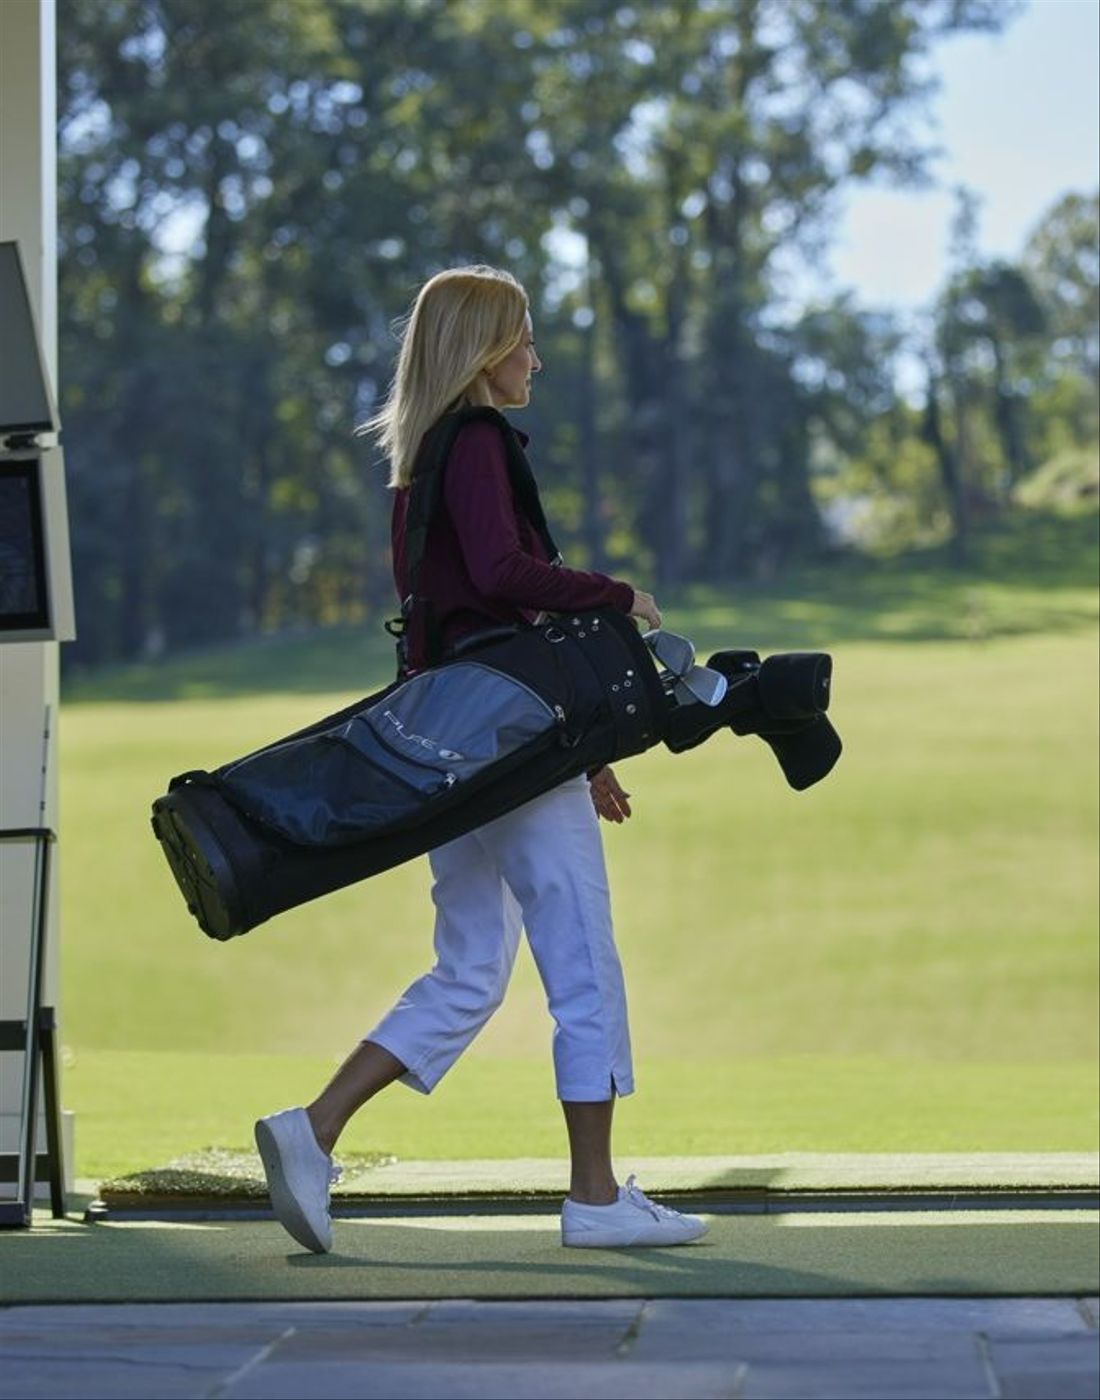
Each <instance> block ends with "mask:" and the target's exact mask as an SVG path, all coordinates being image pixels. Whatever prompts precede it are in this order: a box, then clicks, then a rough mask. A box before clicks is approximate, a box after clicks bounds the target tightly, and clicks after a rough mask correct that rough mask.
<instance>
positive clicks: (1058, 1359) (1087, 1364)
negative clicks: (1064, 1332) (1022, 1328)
mask: <svg viewBox="0 0 1100 1400" xmlns="http://www.w3.org/2000/svg"><path fill="white" fill-rule="evenodd" d="M989 1358H990V1360H991V1361H992V1363H993V1367H994V1369H995V1370H996V1371H997V1373H998V1375H1000V1374H1002V1373H1007V1372H1012V1371H1037V1370H1051V1371H1059V1372H1061V1371H1089V1372H1091V1373H1092V1374H1093V1375H1094V1376H1097V1377H1098V1378H1100V1342H1098V1340H1097V1338H1096V1337H1095V1336H1089V1335H1088V1334H1087V1333H1086V1334H1085V1335H1084V1336H1081V1337H1029V1338H1028V1339H1027V1341H1020V1340H1017V1339H1012V1340H1004V1341H991V1342H990V1343H989Z"/></svg>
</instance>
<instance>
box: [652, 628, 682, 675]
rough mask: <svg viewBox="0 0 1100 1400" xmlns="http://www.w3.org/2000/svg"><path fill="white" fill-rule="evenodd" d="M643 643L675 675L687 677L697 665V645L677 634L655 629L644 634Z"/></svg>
mask: <svg viewBox="0 0 1100 1400" xmlns="http://www.w3.org/2000/svg"><path fill="white" fill-rule="evenodd" d="M642 641H643V642H645V644H646V646H648V647H649V649H650V651H651V652H652V653H653V655H654V656H655V657H656V658H657V660H658V661H659V662H660V663H661V665H662V666H666V667H667V668H668V669H669V670H670V671H671V672H672V673H673V675H676V676H681V677H682V676H686V675H687V673H688V672H689V671H690V670H691V668H692V667H693V666H694V665H695V643H694V642H691V641H689V640H688V639H687V637H681V636H679V635H678V634H677V633H676V632H666V631H664V629H663V628H660V627H655V628H653V629H652V630H651V631H649V632H643V633H642Z"/></svg>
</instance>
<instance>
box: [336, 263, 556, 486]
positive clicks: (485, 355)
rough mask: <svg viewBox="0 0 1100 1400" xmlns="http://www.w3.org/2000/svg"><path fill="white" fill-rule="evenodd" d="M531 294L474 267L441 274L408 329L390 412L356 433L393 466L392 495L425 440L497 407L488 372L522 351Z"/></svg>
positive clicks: (406, 321)
mask: <svg viewBox="0 0 1100 1400" xmlns="http://www.w3.org/2000/svg"><path fill="white" fill-rule="evenodd" d="M527 310H528V300H527V293H526V292H525V291H524V290H523V286H522V285H521V283H519V282H518V281H517V280H516V279H515V278H514V277H513V276H512V274H511V273H510V272H505V271H504V270H503V269H501V268H496V267H488V266H486V265H485V264H484V263H475V264H473V265H472V266H469V267H452V268H448V269H446V270H445V271H443V272H437V273H436V274H435V276H434V277H432V278H430V279H429V280H428V281H427V282H425V283H424V285H423V286H422V287H421V289H420V291H419V292H418V293H417V296H416V300H415V303H414V305H413V308H412V310H411V312H409V314H408V315H407V316H405V317H403V318H399V319H398V321H397V323H396V325H397V326H398V327H399V328H402V330H403V333H402V334H401V349H400V351H399V353H398V357H397V371H396V373H395V374H394V377H393V383H392V384H391V385H390V391H389V394H388V396H387V398H386V402H385V404H384V406H383V407H382V408H381V410H380V411H379V412H378V413H375V414H373V415H372V416H371V417H370V418H368V419H367V421H366V422H365V423H361V424H359V425H358V426H357V427H356V428H355V429H354V434H355V436H356V437H359V436H361V435H362V434H364V433H373V434H374V435H375V437H376V439H377V441H378V443H379V445H380V446H381V448H382V450H383V452H384V453H385V454H386V456H387V457H388V459H389V462H390V479H389V482H388V483H387V484H388V485H389V486H390V487H391V488H396V487H399V486H408V484H409V483H410V481H411V480H412V472H413V464H414V462H415V460H416V453H417V449H418V448H419V446H420V440H421V438H422V437H423V435H424V433H425V432H426V431H427V430H428V429H429V428H430V427H431V426H432V424H433V423H435V422H436V420H437V419H438V418H440V417H441V416H442V414H443V413H445V412H446V411H447V410H449V409H452V408H456V407H459V406H460V405H461V404H464V403H467V404H488V405H490V406H491V405H492V402H493V400H492V395H491V394H490V392H489V386H488V384H487V382H486V379H485V373H484V372H485V371H487V370H492V369H493V368H494V367H495V366H496V365H497V364H498V363H499V362H500V361H501V360H503V359H504V358H505V357H506V356H507V355H508V354H509V353H510V352H511V351H512V350H514V349H515V347H516V346H517V345H518V344H519V342H520V340H521V339H522V336H523V330H524V325H525V321H526V316H527Z"/></svg>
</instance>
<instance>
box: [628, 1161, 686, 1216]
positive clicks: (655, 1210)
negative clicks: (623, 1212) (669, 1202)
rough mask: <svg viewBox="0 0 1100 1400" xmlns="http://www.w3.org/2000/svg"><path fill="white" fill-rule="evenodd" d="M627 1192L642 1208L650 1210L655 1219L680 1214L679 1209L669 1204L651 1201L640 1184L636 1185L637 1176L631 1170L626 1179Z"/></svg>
mask: <svg viewBox="0 0 1100 1400" xmlns="http://www.w3.org/2000/svg"><path fill="white" fill-rule="evenodd" d="M626 1194H627V1195H628V1196H629V1197H630V1199H631V1200H632V1201H633V1202H634V1204H635V1205H636V1206H638V1207H639V1208H640V1209H642V1210H648V1211H649V1213H650V1215H652V1216H653V1219H654V1220H667V1219H669V1217H671V1216H674V1215H679V1213H680V1212H679V1211H676V1210H671V1209H670V1208H669V1207H668V1206H659V1205H658V1204H657V1202H656V1201H651V1200H650V1199H649V1197H648V1196H647V1195H646V1193H645V1192H644V1191H643V1190H642V1188H641V1187H640V1186H637V1185H635V1176H634V1173H633V1172H631V1173H630V1175H629V1176H628V1177H627V1179H626Z"/></svg>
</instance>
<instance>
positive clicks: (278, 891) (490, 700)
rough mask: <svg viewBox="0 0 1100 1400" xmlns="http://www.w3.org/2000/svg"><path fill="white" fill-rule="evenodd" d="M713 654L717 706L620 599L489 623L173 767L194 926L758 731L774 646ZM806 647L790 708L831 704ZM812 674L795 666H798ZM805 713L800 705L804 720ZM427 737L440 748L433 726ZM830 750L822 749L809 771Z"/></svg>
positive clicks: (224, 934) (156, 807)
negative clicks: (251, 746) (299, 720)
mask: <svg viewBox="0 0 1100 1400" xmlns="http://www.w3.org/2000/svg"><path fill="white" fill-rule="evenodd" d="M720 657H721V658H737V661H736V666H735V667H734V666H733V664H732V663H730V669H731V670H736V674H734V675H731V678H730V684H729V689H728V691H727V694H726V697H725V698H724V700H723V701H722V703H721V704H720V705H718V706H716V707H713V708H712V707H709V706H707V705H704V704H702V703H694V704H682V703H677V702H676V701H675V700H674V699H673V697H672V694H671V687H670V686H669V685H668V682H669V680H670V679H671V678H669V677H668V676H667V675H666V676H662V674H661V673H660V672H659V671H658V670H657V668H656V666H655V664H654V660H653V657H652V655H651V654H650V652H649V650H648V649H647V647H646V646H645V644H644V642H643V641H642V639H641V637H640V635H639V633H638V631H637V629H636V627H635V625H634V623H633V622H632V621H631V620H630V619H628V618H626V617H625V616H624V615H623V614H621V613H618V612H615V611H614V610H611V609H599V610H595V611H591V612H583V613H579V614H577V615H575V616H571V617H570V616H561V617H557V618H554V619H553V620H552V621H551V622H550V623H548V624H544V625H543V626H541V627H537V628H530V627H525V628H517V629H514V630H513V632H512V634H511V635H505V636H503V637H501V636H500V630H499V629H496V630H495V631H494V632H493V633H490V634H488V636H487V637H474V638H471V639H469V640H468V642H466V643H465V644H460V647H459V648H456V649H455V651H454V653H453V654H452V656H451V657H450V658H449V659H448V660H447V661H445V662H443V663H442V664H441V665H439V666H437V667H432V668H430V669H429V670H428V671H424V672H421V673H419V674H418V675H415V676H413V677H411V678H410V679H407V680H404V681H400V680H399V681H396V682H394V683H393V684H391V685H390V686H387V687H386V688H385V689H383V690H381V691H378V692H376V693H375V694H373V695H370V696H367V697H365V698H363V699H361V700H357V701H356V702H354V703H353V704H352V705H350V706H347V707H346V708H345V709H343V710H341V711H339V712H338V713H336V714H334V715H328V716H326V717H325V718H323V719H321V720H319V721H317V722H316V723H315V724H313V725H310V726H308V727H307V728H306V729H303V730H300V731H298V732H297V733H296V734H293V735H290V736H288V737H287V738H285V739H281V740H278V741H277V742H276V743H273V744H269V745H267V746H265V747H264V748H262V749H259V750H256V751H255V752H254V753H252V754H249V755H246V756H245V757H244V758H242V759H238V760H235V761H234V762H232V763H229V764H225V765H223V766H222V767H221V768H218V769H215V770H213V771H212V772H207V771H205V770H192V771H190V772H187V773H183V774H180V775H179V776H177V777H175V778H173V779H172V781H171V783H170V784H169V788H168V792H167V793H166V794H165V795H163V796H161V797H159V798H157V800H156V801H155V802H154V803H153V812H152V827H153V832H154V834H155V835H156V837H157V840H158V841H159V842H160V844H161V848H162V850H163V852H164V854H165V857H166V859H167V861H168V864H169V867H170V869H171V871H172V874H173V876H174V877H175V880H176V883H177V884H178V886H179V888H180V891H181V893H182V895H183V897H184V900H185V901H186V904H187V907H188V910H189V911H190V913H191V914H192V915H193V916H194V918H195V919H196V921H197V922H198V924H199V926H200V928H201V929H202V930H203V932H204V933H206V934H207V935H208V936H209V937H211V938H214V939H217V940H219V941H225V940H227V939H230V938H234V937H237V936H239V935H241V934H243V933H247V932H248V931H249V930H250V929H252V928H255V927H256V926H257V925H258V924H261V923H263V922H265V921H266V920H268V919H270V918H272V917H274V916H275V915H276V914H278V913H281V912H284V911H285V910H288V909H291V908H294V907H296V906H297V905H300V904H304V903H306V902H308V901H309V900H312V899H316V898H318V897H319V896H321V895H323V894H327V893H330V892H331V891H333V890H337V889H341V888H343V887H344V886H346V885H349V884H353V883H355V882H357V881H359V880H363V879H366V878H368V877H369V876H371V875H376V874H378V873H380V872H381V871H384V870H387V869H389V868H391V867H392V866H395V865H399V864H401V863H402V862H404V861H406V860H410V859H412V858H413V857H415V856H418V855H422V854H424V853H425V852H427V851H429V850H433V849H434V848H436V847H437V846H440V845H443V844H444V843H446V842H447V841H450V840H453V839H454V838H455V837H457V836H460V835H462V834H464V833H465V832H467V831H471V830H473V829H474V828H476V827H478V826H480V825H482V824H483V823H485V822H487V821H491V820H493V819H494V818H496V817H500V816H503V815H505V814H506V813H507V812H510V811H513V810H514V809H515V808H517V807H519V806H521V805H522V804H523V803H524V802H528V801H530V800H531V799H532V798H534V797H537V796H538V795H539V794H540V793H543V792H547V791H549V790H550V789H551V788H553V787H555V786H557V785H558V784H559V783H561V782H564V781H566V780H567V779H568V778H571V777H574V776H576V775H577V774H580V773H584V772H591V771H592V770H593V769H595V768H598V767H602V766H603V765H604V764H606V763H611V762H614V761H616V760H618V759H621V758H625V757H628V756H630V755H631V754H635V753H641V752H643V751H644V750H646V749H648V748H651V747H653V746H654V745H655V744H657V743H660V742H662V741H664V742H665V743H666V744H667V746H668V747H669V748H671V749H672V750H673V751H674V752H679V751H681V750H682V749H685V748H689V747H693V746H694V745H695V744H696V743H698V742H702V741H703V740H704V739H705V738H707V737H709V736H710V735H711V734H713V733H715V732H717V730H718V729H731V728H732V726H733V722H734V720H737V721H739V723H741V725H742V726H746V725H747V726H748V728H747V729H746V730H745V732H756V731H754V729H753V727H752V726H753V725H754V724H756V723H758V722H759V721H760V720H766V719H767V716H766V715H765V713H764V712H763V710H762V709H761V704H760V696H761V686H760V684H759V677H760V675H761V674H762V673H763V672H764V670H765V668H767V667H768V666H770V665H772V663H774V662H778V661H781V660H785V659H786V658H785V657H784V658H780V657H774V658H769V659H768V661H767V662H764V663H760V662H759V659H758V658H756V654H755V653H751V652H736V653H734V652H730V653H719V654H718V657H716V658H715V659H716V660H717V659H718V658H720ZM749 658H752V660H749ZM805 659H806V660H808V661H811V662H813V663H814V665H813V666H811V667H810V670H813V669H814V666H816V670H817V673H818V674H819V675H820V673H821V671H822V669H824V674H825V682H826V684H825V691H824V692H822V690H821V687H820V685H818V690H817V692H815V693H813V694H810V693H807V695H803V696H801V698H800V699H798V700H796V702H795V703H796V707H797V705H798V704H802V705H805V704H807V703H809V702H812V703H814V704H817V703H820V700H821V695H822V693H824V697H825V703H827V698H828V697H827V680H828V671H829V669H830V663H829V658H828V657H827V656H823V655H818V654H807V655H806V657H805ZM722 669H723V670H724V671H725V670H726V667H725V666H723V667H722ZM773 669H774V668H773ZM806 672H807V668H806V666H805V665H803V666H802V668H801V670H800V672H799V675H800V676H802V675H804V674H806ZM796 688H797V687H796ZM789 689H790V687H789V686H787V687H786V688H785V689H784V690H783V693H784V694H786V693H787V691H788V690H789ZM805 689H806V687H805V686H803V690H805ZM811 689H812V688H811ZM464 709H465V713H464ZM816 717H817V716H816V714H813V715H811V716H810V717H809V718H807V716H805V715H804V716H803V719H802V720H801V723H802V725H803V727H805V726H806V724H807V723H808V722H809V720H810V719H812V718H816ZM820 718H822V719H823V718H824V716H823V715H822V716H820ZM464 724H465V729H464V730H463V725H464ZM826 724H827V721H826ZM439 733H445V734H446V735H447V736H448V737H447V742H448V746H447V747H446V748H443V747H440V746H439V745H438V743H436V742H434V741H432V740H431V739H430V738H429V736H431V735H433V734H439ZM829 733H830V734H833V737H834V738H835V734H834V732H833V731H832V730H831V727H830V728H829ZM456 734H458V736H459V737H458V738H457V739H456V738H455V737H454V736H455V735H456ZM764 737H767V736H764ZM479 746H480V748H479ZM836 748H837V752H839V740H837V741H836ZM475 750H477V752H475ZM777 756H779V755H778V752H777ZM444 759H445V760H446V762H445V764H444V763H443V762H442V760H444ZM781 761H782V760H781ZM834 762H835V754H833V755H832V756H830V755H829V754H828V753H827V752H825V750H822V752H821V763H820V764H819V771H818V773H817V777H820V776H824V773H825V772H827V771H828V769H829V768H831V767H832V764H833V763H834ZM441 773H443V774H444V776H445V781H442V780H440V775H441ZM456 775H457V777H456ZM812 780H813V781H816V777H815V778H813V779H812ZM788 781H791V779H790V775H789V774H788ZM796 785H797V784H795V783H793V782H792V786H796ZM364 833H366V834H364Z"/></svg>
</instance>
